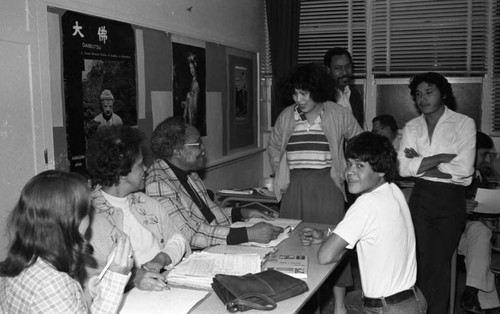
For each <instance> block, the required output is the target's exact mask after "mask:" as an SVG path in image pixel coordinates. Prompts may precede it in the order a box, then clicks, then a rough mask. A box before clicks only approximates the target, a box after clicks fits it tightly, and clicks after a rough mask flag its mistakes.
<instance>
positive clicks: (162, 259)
mask: <svg viewBox="0 0 500 314" xmlns="http://www.w3.org/2000/svg"><path fill="white" fill-rule="evenodd" d="M171 263H172V259H171V258H170V256H168V254H167V253H164V252H160V253H158V254H156V256H155V257H154V258H153V259H152V260H150V261H149V262H147V263H144V264H143V265H142V268H144V269H145V270H148V271H152V272H155V273H159V272H160V271H161V270H162V269H163V268H164V267H165V266H167V265H170V264H171Z"/></svg>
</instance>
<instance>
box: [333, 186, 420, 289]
mask: <svg viewBox="0 0 500 314" xmlns="http://www.w3.org/2000/svg"><path fill="white" fill-rule="evenodd" d="M334 233H336V234H337V235H338V236H340V237H341V238H342V239H344V240H345V241H347V243H348V246H347V248H348V249H352V248H354V246H356V247H357V254H358V261H359V269H360V274H361V285H362V287H363V293H364V295H365V296H366V297H370V298H380V297H386V296H390V295H393V294H395V293H398V292H401V291H403V290H407V289H409V288H411V287H412V286H413V285H415V281H416V275H417V260H416V252H415V250H416V249H415V232H414V229H413V222H412V220H411V215H410V210H409V209H408V204H407V203H406V201H405V198H404V195H403V193H402V192H401V190H400V189H399V188H398V187H397V186H396V185H395V184H393V183H390V184H389V183H385V184H383V185H382V186H380V187H378V188H377V189H375V190H374V191H372V192H369V193H366V194H363V195H361V196H360V197H358V199H357V200H356V202H355V203H354V204H353V205H352V206H351V207H350V208H349V210H348V211H347V213H346V215H345V217H344V219H343V220H342V221H341V222H340V223H339V224H338V226H337V227H336V228H335V230H334Z"/></svg>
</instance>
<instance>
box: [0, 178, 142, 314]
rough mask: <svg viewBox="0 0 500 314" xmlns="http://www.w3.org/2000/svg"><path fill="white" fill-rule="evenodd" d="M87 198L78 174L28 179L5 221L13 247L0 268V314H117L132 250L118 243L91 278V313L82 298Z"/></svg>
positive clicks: (124, 240) (121, 240) (122, 240)
mask: <svg viewBox="0 0 500 314" xmlns="http://www.w3.org/2000/svg"><path fill="white" fill-rule="evenodd" d="M89 222H90V192H89V190H88V187H87V181H86V180H85V179H84V178H83V177H82V176H80V175H78V174H72V173H66V172H62V171H57V170H49V171H45V172H42V173H40V174H38V175H37V176H35V177H34V178H32V179H31V180H30V181H29V182H28V183H27V184H26V186H25V187H24V188H23V190H22V192H21V197H20V198H19V201H18V202H17V204H16V206H15V208H14V210H13V212H12V213H11V216H10V227H11V228H12V231H13V236H14V241H13V242H12V245H11V246H10V249H9V253H8V257H7V259H6V260H4V261H3V262H1V263H0V312H1V313H23V314H25V313H89V312H91V313H116V312H118V308H119V306H120V303H121V299H122V297H123V290H124V288H125V285H126V283H127V281H128V279H129V277H130V269H131V267H132V262H133V260H132V255H131V254H132V250H131V246H130V242H129V240H128V238H126V237H121V238H119V239H118V241H117V245H116V249H115V250H114V251H113V253H111V254H110V257H109V258H108V259H112V262H111V265H110V267H109V269H108V271H107V272H105V274H104V276H103V277H102V279H99V278H97V277H94V278H91V282H92V285H93V291H94V295H93V302H92V303H91V305H90V310H89V309H88V308H87V306H88V305H87V303H86V302H85V298H84V296H83V290H82V286H81V282H82V281H83V280H84V278H83V277H84V271H83V269H84V267H83V266H84V265H83V264H84V259H85V257H86V255H87V254H89V253H88V252H90V251H92V249H91V247H90V246H89V244H88V243H87V241H86V240H85V239H84V236H83V234H85V232H86V231H87V229H88V227H89Z"/></svg>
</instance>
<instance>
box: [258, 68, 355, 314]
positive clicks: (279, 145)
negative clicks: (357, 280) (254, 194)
mask: <svg viewBox="0 0 500 314" xmlns="http://www.w3.org/2000/svg"><path fill="white" fill-rule="evenodd" d="M289 86H290V93H291V94H292V96H293V100H294V104H292V105H291V106H289V107H287V108H285V109H284V110H283V111H282V112H281V114H280V115H279V117H278V119H277V120H276V123H275V125H274V128H273V131H272V133H271V137H270V139H269V145H268V153H269V159H270V161H271V165H272V168H273V171H274V173H275V179H274V180H275V182H274V185H275V186H274V189H275V193H276V197H277V198H278V199H281V198H282V197H283V199H281V208H280V217H283V218H293V219H302V220H303V221H306V222H315V223H326V224H338V223H339V222H340V221H341V220H342V218H343V217H344V215H345V208H344V200H345V191H344V182H345V175H344V173H345V169H346V162H345V159H344V141H345V140H348V139H350V138H352V137H354V136H355V135H357V134H358V133H361V132H362V130H361V128H360V127H359V125H358V123H357V121H356V119H355V118H354V116H353V115H352V113H351V112H349V111H348V110H347V109H345V108H344V107H342V106H340V105H338V104H336V103H333V102H330V101H328V99H329V96H330V94H331V91H333V90H336V89H335V83H334V81H333V80H332V78H331V77H330V76H329V75H328V72H327V71H326V69H325V68H324V67H323V66H321V65H319V64H315V63H308V64H305V65H301V66H299V67H297V68H296V69H295V70H294V71H293V72H292V74H291V76H290V80H289ZM351 284H352V276H351V274H350V269H346V271H344V273H343V274H342V275H341V276H340V277H339V280H338V281H337V283H336V285H337V286H339V287H346V286H349V285H351ZM334 293H335V310H336V311H335V312H336V313H342V312H343V311H345V309H344V301H343V295H344V294H345V290H344V289H342V290H337V289H334Z"/></svg>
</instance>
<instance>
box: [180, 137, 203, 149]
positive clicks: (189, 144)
mask: <svg viewBox="0 0 500 314" xmlns="http://www.w3.org/2000/svg"><path fill="white" fill-rule="evenodd" d="M201 145H203V140H202V139H201V137H200V139H199V140H198V142H196V143H186V144H184V146H198V147H200V146H201Z"/></svg>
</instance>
